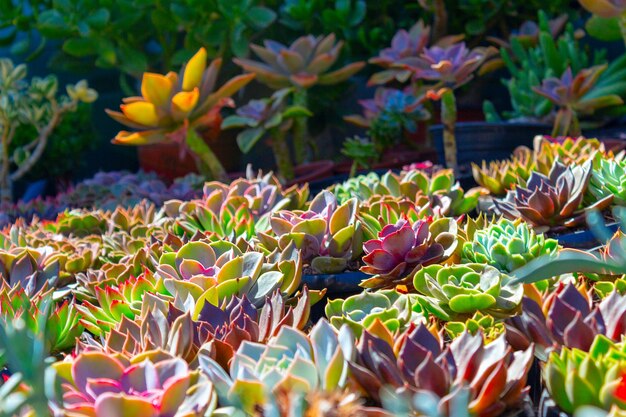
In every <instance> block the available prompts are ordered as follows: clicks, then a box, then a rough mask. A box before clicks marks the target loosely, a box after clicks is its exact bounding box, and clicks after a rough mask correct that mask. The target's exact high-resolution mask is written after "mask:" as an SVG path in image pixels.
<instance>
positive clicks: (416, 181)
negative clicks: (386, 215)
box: [332, 169, 485, 216]
mask: <svg viewBox="0 0 626 417" xmlns="http://www.w3.org/2000/svg"><path fill="white" fill-rule="evenodd" d="M332 190H333V192H334V193H335V195H337V196H338V198H339V201H340V202H343V201H345V199H347V198H352V197H356V198H357V199H358V200H360V201H362V202H364V203H365V204H366V205H369V206H371V203H372V202H374V201H378V200H380V199H381V197H382V198H385V197H394V198H402V199H408V200H410V202H413V203H415V204H416V205H418V206H420V207H423V208H425V209H426V211H427V212H429V213H430V214H434V215H437V216H459V215H461V214H465V213H468V212H470V211H472V210H473V209H474V208H475V207H476V205H477V204H478V198H479V197H480V196H481V195H483V194H484V193H485V192H484V191H483V189H482V188H472V189H470V190H468V191H467V192H465V191H464V190H463V189H462V188H461V186H460V185H459V183H458V182H457V181H456V179H455V176H454V172H453V171H452V170H449V169H440V170H427V171H423V170H419V169H417V170H409V171H403V172H402V174H401V175H397V174H394V173H393V172H387V173H386V174H384V175H382V176H381V177H378V175H377V174H375V173H370V174H368V175H361V176H358V177H356V178H352V179H349V180H347V181H345V182H344V183H342V184H338V185H335V186H334V187H333V188H332Z"/></svg>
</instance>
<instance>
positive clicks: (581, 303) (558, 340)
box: [506, 283, 626, 359]
mask: <svg viewBox="0 0 626 417" xmlns="http://www.w3.org/2000/svg"><path fill="white" fill-rule="evenodd" d="M624 299H625V297H624V295H620V294H619V293H617V292H611V293H610V294H608V295H607V296H606V297H605V298H604V299H602V300H600V301H594V300H593V297H592V295H591V294H590V293H589V292H588V291H587V289H586V287H581V288H577V287H576V286H574V284H572V283H568V284H563V283H560V284H559V286H557V288H556V289H555V290H554V291H552V292H549V293H548V294H546V295H545V296H532V297H531V296H526V297H524V299H523V301H522V305H523V308H522V314H521V315H519V316H516V317H512V318H510V319H508V320H507V323H506V325H507V332H508V333H509V340H510V342H511V344H512V345H513V346H514V347H515V348H518V349H519V348H525V347H526V346H528V345H529V344H530V343H534V344H535V346H536V349H537V353H538V354H540V355H542V356H544V355H545V352H549V351H550V350H553V349H554V350H557V351H558V350H559V349H560V348H561V347H568V348H576V349H581V350H583V351H588V350H589V349H590V348H591V346H592V344H593V341H594V338H595V336H596V335H598V334H602V335H604V336H605V337H607V338H609V339H611V340H613V341H615V342H619V341H621V339H622V335H623V333H624V329H625V328H626V307H625V306H624ZM543 359H545V358H543Z"/></svg>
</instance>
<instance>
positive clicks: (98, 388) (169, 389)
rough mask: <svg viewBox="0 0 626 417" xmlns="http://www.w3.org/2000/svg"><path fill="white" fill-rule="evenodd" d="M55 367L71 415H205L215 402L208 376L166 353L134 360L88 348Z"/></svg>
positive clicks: (145, 355) (142, 356) (101, 416)
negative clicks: (61, 381) (86, 350)
mask: <svg viewBox="0 0 626 417" xmlns="http://www.w3.org/2000/svg"><path fill="white" fill-rule="evenodd" d="M54 366H55V369H56V370H57V373H58V375H59V376H60V378H61V379H62V380H63V391H64V393H63V401H62V404H61V405H60V407H61V408H62V409H63V411H64V412H65V413H66V415H75V416H78V415H84V416H96V417H105V416H118V417H131V416H141V417H182V416H185V417H193V416H198V417H200V416H204V415H206V413H207V412H209V410H210V409H211V408H212V407H214V406H215V397H214V392H213V385H212V384H211V382H209V380H208V379H207V378H206V376H204V375H203V374H200V373H199V372H198V371H191V370H190V369H189V367H188V365H187V363H186V362H185V361H184V360H183V359H181V358H177V357H173V356H171V355H169V354H167V353H165V352H163V351H153V352H149V353H147V354H143V355H140V356H137V357H135V358H132V359H131V360H127V359H125V358H123V357H114V356H113V355H107V354H106V353H102V352H85V353H82V354H80V355H78V356H77V357H76V358H74V360H73V361H72V362H71V363H69V362H59V363H57V364H55V365H54ZM188 393H189V394H188Z"/></svg>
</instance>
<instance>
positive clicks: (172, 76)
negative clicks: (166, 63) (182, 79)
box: [165, 71, 178, 86]
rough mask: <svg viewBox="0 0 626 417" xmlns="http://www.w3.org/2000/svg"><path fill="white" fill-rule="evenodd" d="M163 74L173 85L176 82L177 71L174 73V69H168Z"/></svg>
mask: <svg viewBox="0 0 626 417" xmlns="http://www.w3.org/2000/svg"><path fill="white" fill-rule="evenodd" d="M165 76H166V77H167V79H168V80H170V81H171V82H172V85H173V86H175V85H176V84H178V73H176V72H174V71H170V72H168V73H167V74H165Z"/></svg>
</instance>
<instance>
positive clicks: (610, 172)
mask: <svg viewBox="0 0 626 417" xmlns="http://www.w3.org/2000/svg"><path fill="white" fill-rule="evenodd" d="M625 176H626V161H623V160H622V161H620V160H616V159H613V160H609V159H605V158H601V159H600V161H599V166H598V167H597V168H594V169H593V172H592V173H591V179H590V181H589V188H588V189H587V195H586V196H585V197H586V198H585V201H587V202H590V203H593V202H596V201H600V200H603V199H605V198H607V197H609V196H613V201H612V202H613V204H615V205H618V206H626V183H624V177H625Z"/></svg>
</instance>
